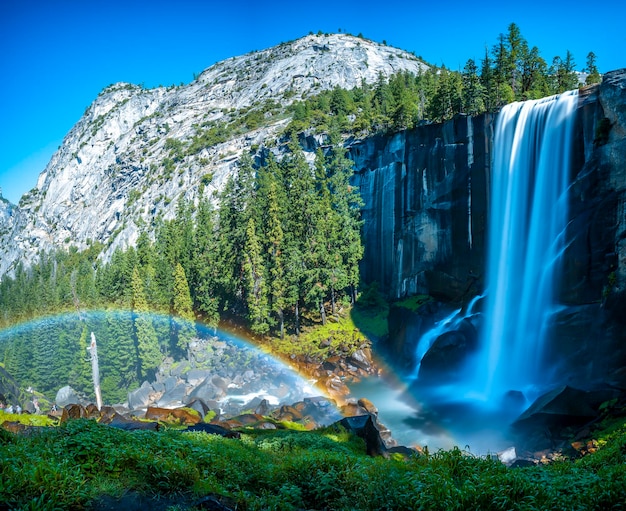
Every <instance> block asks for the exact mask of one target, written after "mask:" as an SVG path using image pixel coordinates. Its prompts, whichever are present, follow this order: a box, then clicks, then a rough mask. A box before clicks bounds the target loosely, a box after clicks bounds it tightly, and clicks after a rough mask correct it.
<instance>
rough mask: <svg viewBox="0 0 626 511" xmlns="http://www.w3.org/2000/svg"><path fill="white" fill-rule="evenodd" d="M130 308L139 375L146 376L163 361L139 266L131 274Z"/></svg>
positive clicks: (152, 372)
mask: <svg viewBox="0 0 626 511" xmlns="http://www.w3.org/2000/svg"><path fill="white" fill-rule="evenodd" d="M132 290H133V298H132V308H133V323H134V326H135V336H136V338H137V352H138V356H139V368H138V370H139V377H140V378H142V379H143V378H146V377H147V376H148V375H151V374H154V372H155V370H156V368H158V367H159V365H160V364H161V362H162V361H163V356H162V354H161V351H160V350H159V339H158V337H157V333H156V330H155V329H154V326H153V324H152V320H151V319H150V314H149V312H150V310H149V308H148V302H147V301H146V296H145V293H144V289H143V281H142V279H141V276H140V274H139V268H138V267H135V268H134V270H133V276H132Z"/></svg>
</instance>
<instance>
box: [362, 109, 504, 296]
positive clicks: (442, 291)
mask: <svg viewBox="0 0 626 511" xmlns="http://www.w3.org/2000/svg"><path fill="white" fill-rule="evenodd" d="M492 124H493V118H492V116H491V115H482V116H479V117H474V118H472V117H466V116H459V117H457V118H455V119H454V120H451V121H449V122H446V123H444V124H432V125H426V126H420V127H418V128H415V129H412V130H408V131H404V132H401V133H397V134H395V135H393V136H392V137H388V136H376V137H371V138H369V139H367V140H366V141H364V142H362V143H359V144H355V145H353V146H352V147H351V150H350V157H351V158H352V159H353V160H354V162H355V169H356V175H355V178H354V180H353V182H354V184H355V185H357V186H358V187H359V190H360V192H361V196H362V197H363V200H364V202H365V206H364V208H363V220H364V228H363V234H364V240H365V255H364V262H363V266H362V271H363V277H364V280H365V281H366V282H373V281H377V282H378V283H379V284H380V286H381V290H383V291H384V292H386V293H388V294H389V295H390V296H392V297H395V298H399V297H401V296H405V295H408V294H418V293H427V294H431V295H432V296H435V297H438V298H441V299H443V300H445V301H458V300H461V299H463V298H465V297H467V296H471V295H473V294H476V292H477V290H478V289H479V288H480V283H481V280H482V272H483V266H484V265H483V260H484V251H485V219H486V208H487V190H488V187H487V181H488V172H489V166H490V159H489V158H490V148H491V141H492V129H493V126H492Z"/></svg>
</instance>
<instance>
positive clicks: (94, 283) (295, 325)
mask: <svg viewBox="0 0 626 511" xmlns="http://www.w3.org/2000/svg"><path fill="white" fill-rule="evenodd" d="M336 140H337V143H336V144H334V145H333V146H331V147H330V148H328V150H327V151H326V154H324V153H322V151H321V150H320V151H318V152H317V154H316V159H315V164H314V166H313V167H311V166H310V165H309V164H308V162H307V161H306V159H305V158H304V154H303V152H302V150H301V149H300V148H299V147H298V146H297V144H295V143H292V144H290V145H291V152H290V153H289V155H288V156H286V157H285V158H283V159H282V160H281V161H280V162H278V161H276V160H275V159H274V158H273V157H272V156H271V155H269V156H268V158H267V161H266V162H264V163H263V164H261V165H259V166H258V167H257V168H255V167H253V161H252V158H251V157H250V156H249V155H245V156H244V157H243V158H242V160H241V162H240V165H239V166H238V169H237V172H236V173H235V174H234V175H232V176H230V178H229V180H228V182H227V183H226V186H225V187H224V190H223V192H222V193H221V195H220V197H219V201H220V204H221V207H220V208H219V210H218V211H216V210H215V209H214V208H213V207H212V205H211V201H210V199H209V198H208V197H206V195H207V194H204V193H203V190H200V194H199V195H200V197H202V198H201V199H200V200H199V202H198V203H197V204H194V203H192V202H190V201H185V200H182V199H181V200H180V201H179V203H178V207H177V215H176V217H175V218H173V219H171V220H164V219H163V218H158V219H157V221H156V222H155V224H156V225H154V226H152V227H153V232H154V233H155V234H154V237H153V238H152V237H151V235H150V234H149V229H148V228H146V229H144V230H143V231H142V232H141V234H140V236H139V238H138V240H137V244H136V246H135V247H130V248H128V249H127V250H121V249H117V250H116V251H115V252H114V253H113V255H112V257H111V259H110V260H109V261H107V262H102V261H101V260H99V259H98V258H97V256H98V254H99V253H100V251H101V250H102V248H103V247H101V246H99V245H96V244H93V245H92V246H91V247H90V248H89V249H88V250H85V251H83V252H79V251H78V250H76V249H75V248H72V249H70V250H69V251H63V250H59V251H55V252H53V253H42V254H40V259H39V262H38V263H37V264H35V265H33V266H31V267H29V268H24V267H23V266H19V267H18V268H17V271H16V272H15V276H14V277H13V278H8V277H6V278H4V279H3V280H2V282H1V283H0V310H1V311H2V312H1V314H2V316H1V318H0V326H1V327H8V326H10V325H15V324H19V323H23V322H27V321H29V320H31V319H33V318H38V317H40V316H41V314H42V311H47V312H48V313H60V312H65V313H71V314H70V315H69V316H66V317H65V319H64V321H60V322H59V321H55V318H54V317H50V318H43V319H40V320H39V322H38V328H35V329H32V328H31V329H20V328H17V327H16V328H11V329H7V330H5V332H4V333H3V337H6V338H7V339H4V340H2V339H0V340H1V341H2V342H0V361H1V362H3V364H4V367H5V369H6V370H7V371H8V372H9V374H12V375H14V376H15V377H16V378H17V380H18V381H20V382H21V384H22V385H24V386H27V385H28V386H32V387H34V388H36V389H37V390H39V391H40V392H44V393H51V392H56V390H57V389H58V386H59V382H63V381H66V382H67V384H69V385H71V386H72V387H73V388H74V389H76V390H78V391H80V392H85V393H87V394H90V393H91V390H90V389H91V366H90V363H89V362H88V361H87V360H86V354H85V353H86V349H87V346H88V337H89V332H90V331H91V330H96V331H98V332H99V334H98V343H99V345H100V347H101V348H100V350H101V353H100V369H101V376H102V391H103V396H104V398H105V400H118V399H121V400H123V399H124V398H125V392H126V389H127V388H129V387H133V386H137V385H139V384H140V383H141V382H142V381H144V379H146V378H149V377H150V376H153V375H154V372H155V370H156V369H157V368H158V366H159V365H160V364H161V362H162V361H163V359H164V358H165V357H166V356H173V357H174V358H180V357H181V356H184V355H185V354H186V350H187V347H188V345H189V342H190V341H191V339H193V338H194V336H195V335H196V328H195V321H196V320H199V321H201V322H202V323H204V324H206V325H210V326H212V327H217V325H218V322H219V320H220V317H232V316H237V317H239V318H245V320H246V321H247V324H248V327H249V329H250V330H251V331H252V332H253V333H254V334H258V335H265V334H270V333H271V334H273V335H275V336H279V337H280V338H283V337H284V336H285V335H290V336H297V335H298V334H299V333H300V329H301V323H302V321H303V317H304V316H306V318H307V319H305V321H308V322H311V321H314V322H321V323H322V324H324V323H325V322H326V314H327V313H330V314H335V313H336V310H337V307H338V306H339V305H340V304H341V303H345V304H346V305H347V304H349V303H351V302H354V300H355V297H356V292H357V286H358V284H359V270H358V265H359V261H360V259H361V256H362V254H363V247H362V244H361V237H360V221H359V209H360V206H361V202H360V199H359V195H358V193H357V190H355V189H354V188H353V187H351V186H350V184H349V177H350V175H351V172H352V165H351V162H350V160H348V159H347V158H346V157H345V150H344V149H343V147H342V145H341V143H340V137H338V135H336ZM98 309H101V310H105V311H108V312H105V313H104V314H103V315H102V316H99V317H98V319H97V324H94V321H96V320H94V319H93V318H91V317H90V319H89V320H85V319H84V318H83V314H82V312H83V311H86V310H98ZM120 309H121V310H125V311H130V314H125V315H120V314H114V311H116V310H120ZM327 309H328V310H327ZM149 312H150V313H158V314H157V315H154V314H148V313H149ZM159 314H160V315H159ZM9 339H10V341H11V342H7V341H8V340H9Z"/></svg>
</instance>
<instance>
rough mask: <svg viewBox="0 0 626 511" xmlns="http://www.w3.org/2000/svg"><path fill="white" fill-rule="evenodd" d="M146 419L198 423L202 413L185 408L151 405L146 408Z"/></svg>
mask: <svg viewBox="0 0 626 511" xmlns="http://www.w3.org/2000/svg"><path fill="white" fill-rule="evenodd" d="M146 419H152V420H160V421H163V422H178V423H180V424H191V425H193V424H197V423H198V422H200V415H199V414H196V413H192V412H190V411H189V410H188V409H185V408H174V409H170V408H159V407H156V406H150V407H148V409H147V410H146Z"/></svg>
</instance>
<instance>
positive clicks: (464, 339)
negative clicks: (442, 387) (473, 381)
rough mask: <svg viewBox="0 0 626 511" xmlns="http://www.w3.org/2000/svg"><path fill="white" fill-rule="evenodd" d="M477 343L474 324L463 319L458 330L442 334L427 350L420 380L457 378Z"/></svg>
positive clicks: (439, 380)
mask: <svg viewBox="0 0 626 511" xmlns="http://www.w3.org/2000/svg"><path fill="white" fill-rule="evenodd" d="M477 343H478V334H477V332H476V329H475V328H474V325H473V324H472V323H471V321H468V320H463V321H462V322H461V324H460V325H459V328H458V329H457V330H452V331H449V332H445V333H443V334H442V335H440V336H439V337H438V338H437V339H436V340H435V342H434V343H433V345H432V346H431V347H430V349H429V350H428V351H427V352H426V354H425V355H424V357H423V358H422V362H421V366H420V370H419V378H420V380H422V381H425V380H437V381H438V382H441V381H445V380H448V381H449V380H455V379H456V378H457V377H458V375H459V372H460V371H461V370H462V368H463V366H464V363H465V361H466V359H467V357H468V355H470V354H471V353H472V352H473V351H474V350H475V349H476V346H477Z"/></svg>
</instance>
